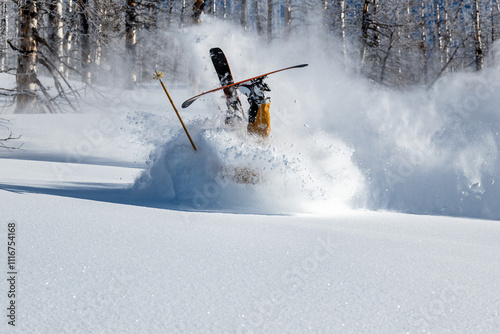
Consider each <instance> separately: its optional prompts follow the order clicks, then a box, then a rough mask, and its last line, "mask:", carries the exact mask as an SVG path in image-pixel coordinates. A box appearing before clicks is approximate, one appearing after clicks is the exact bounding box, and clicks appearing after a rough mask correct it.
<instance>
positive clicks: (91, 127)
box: [0, 22, 500, 333]
mask: <svg viewBox="0 0 500 334" xmlns="http://www.w3.org/2000/svg"><path fill="white" fill-rule="evenodd" d="M206 24H211V25H212V26H211V29H206V27H205V28H199V27H194V28H188V29H186V30H185V31H183V32H182V34H183V36H182V40H183V43H186V45H189V46H191V47H192V49H193V53H192V55H191V59H190V66H191V68H192V70H193V71H194V73H195V74H196V77H197V78H198V80H197V82H196V84H197V85H198V87H196V88H193V86H195V83H191V84H188V85H184V86H183V85H178V84H173V83H169V82H165V83H166V85H167V88H169V90H170V92H171V95H172V96H173V97H174V101H175V102H176V104H177V105H178V106H180V104H181V103H182V101H184V100H185V99H186V98H187V97H189V96H190V95H193V94H194V93H197V92H199V91H202V90H207V89H210V88H212V87H214V86H216V85H217V82H216V77H215V74H214V73H213V71H212V70H211V63H210V59H209V58H208V49H209V48H210V47H213V46H220V47H221V48H222V49H223V50H224V51H225V52H226V54H227V57H228V59H229V61H230V62H231V67H232V70H233V75H234V76H235V79H236V80H238V79H243V78H246V77H250V76H253V75H256V74H259V73H261V72H266V71H269V70H273V69H276V68H281V67H284V66H288V65H294V64H299V63H309V64H310V65H309V67H307V68H304V69H300V70H294V71H289V72H283V73H281V74H276V75H275V76H271V77H269V79H268V82H269V84H270V85H271V88H272V89H273V91H272V92H271V94H270V95H271V97H272V109H271V111H272V117H273V120H272V122H273V123H272V126H273V130H272V137H271V138H270V139H269V140H268V141H264V142H263V141H259V140H255V139H254V138H250V137H249V136H248V135H247V134H246V133H245V131H244V125H242V126H241V127H236V128H228V127H226V126H224V125H223V119H224V115H223V113H222V111H221V109H220V108H223V105H224V102H223V99H221V98H220V95H218V94H212V95H210V96H207V97H206V98H204V99H201V100H199V101H196V102H195V103H194V104H193V105H192V106H191V107H190V108H189V109H182V110H181V114H182V116H183V118H184V120H185V122H186V125H187V127H188V129H189V130H190V132H191V135H192V136H193V139H194V141H195V143H196V145H197V146H198V152H196V153H195V152H194V151H193V150H192V148H191V146H190V144H189V141H188V140H187V138H186V136H185V135H184V133H183V132H182V130H181V128H180V125H179V123H178V120H177V118H176V116H175V114H174V113H173V111H172V110H171V107H170V106H169V105H168V100H167V99H166V97H165V96H164V94H163V92H162V90H161V87H160V86H159V84H158V83H157V82H151V83H148V84H144V85H142V86H140V87H139V88H138V89H137V90H136V91H132V92H130V91H123V92H119V91H108V92H107V93H106V94H107V95H106V97H107V99H106V100H99V99H98V98H89V100H88V101H86V102H87V104H88V107H87V109H86V110H85V112H83V113H78V114H76V113H71V114H51V115H13V114H9V113H7V114H4V115H2V117H1V118H2V119H4V120H3V121H2V123H1V125H2V127H0V137H4V136H5V135H8V134H9V133H10V131H12V133H13V135H14V136H17V135H21V136H22V137H21V138H20V139H19V140H17V141H13V142H12V145H20V144H23V145H22V146H21V147H20V149H18V150H0V203H1V210H0V247H3V248H4V249H6V248H7V245H8V242H9V241H12V239H8V235H9V234H8V232H9V231H8V228H9V224H11V225H10V226H13V225H15V241H16V245H15V249H16V257H15V260H16V262H15V265H16V268H15V270H16V272H17V274H15V276H16V280H15V285H14V288H15V292H16V296H15V298H11V297H8V296H7V295H8V292H9V289H11V288H12V287H11V282H9V281H8V279H9V278H10V277H11V274H8V272H10V270H9V268H8V266H7V258H6V257H5V255H6V252H5V251H4V253H3V254H2V255H1V257H0V261H1V262H2V264H1V265H0V267H2V268H4V269H3V270H2V272H1V273H0V274H1V275H2V279H1V281H2V282H3V283H2V284H0V289H1V290H0V295H1V296H3V297H1V298H0V306H1V307H2V309H3V310H4V316H3V319H4V320H2V322H1V324H0V332H2V333H4V332H7V331H9V332H10V331H12V332H14V330H16V331H17V332H22V333H497V332H498V328H500V316H499V314H498V313H499V310H500V291H499V289H500V266H499V265H498V257H499V255H500V242H499V241H500V223H499V222H498V219H499V218H500V206H499V205H498V202H499V198H500V185H499V183H498V182H497V180H496V177H497V175H498V173H499V171H500V162H499V161H498V158H497V157H498V146H499V143H500V138H499V135H498V132H499V127H500V120H499V118H500V116H499V114H498V99H499V96H500V94H499V93H500V85H499V84H498V81H497V79H496V78H497V77H499V76H498V72H499V69H498V68H493V69H490V70H489V71H488V72H486V73H484V74H479V75H476V74H474V75H472V74H467V75H454V76H449V77H446V78H444V79H443V80H442V81H440V82H439V83H438V84H437V85H436V86H435V88H434V89H433V90H432V91H426V90H424V89H422V90H419V89H415V90H412V91H407V92H396V91H391V90H388V89H382V88H374V87H373V86H372V85H371V84H369V83H366V82H364V81H363V80H362V79H356V78H355V76H354V75H353V74H346V73H345V72H344V70H343V69H341V66H338V64H337V62H336V61H335V59H336V58H335V48H334V47H333V46H328V44H327V43H326V44H325V43H319V41H315V39H312V38H310V39H299V38H298V37H297V40H298V41H299V42H301V43H303V44H302V46H304V47H306V48H314V49H315V50H316V51H317V52H315V53H314V54H310V53H304V52H303V49H298V48H296V47H294V44H291V45H288V44H286V43H284V42H283V43H282V42H277V43H276V45H271V46H269V47H267V48H261V49H259V56H260V57H261V61H259V62H255V61H251V60H252V59H253V58H254V56H255V52H256V51H255V45H256V40H255V37H254V36H252V35H250V34H249V33H246V32H240V31H238V30H237V29H231V31H233V33H232V34H231V35H229V36H225V35H224V34H223V33H225V32H227V31H228V29H227V27H225V26H224V25H220V24H217V23H211V22H207V23H206ZM207 31H210V34H209V33H207ZM222 36H224V37H222ZM252 51H253V52H254V53H253V54H252ZM249 55H252V57H250V56H249ZM2 80H3V79H2ZM2 82H4V83H5V82H7V81H2ZM193 90H194V91H193ZM8 111H9V110H7V112H8ZM241 171H244V172H245V173H250V174H252V173H253V174H252V175H255V178H256V179H255V182H253V183H255V184H242V183H241V182H238V178H237V177H235V175H238V174H239V173H241ZM410 213H414V214H415V215H414V214H410ZM11 300H15V302H16V304H15V305H16V322H15V323H16V328H15V329H13V328H12V326H9V325H8V321H10V319H9V318H8V317H7V315H8V314H9V312H10V311H9V310H7V308H8V307H9V303H10V301H11Z"/></svg>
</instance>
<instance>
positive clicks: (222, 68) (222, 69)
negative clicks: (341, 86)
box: [182, 48, 308, 110]
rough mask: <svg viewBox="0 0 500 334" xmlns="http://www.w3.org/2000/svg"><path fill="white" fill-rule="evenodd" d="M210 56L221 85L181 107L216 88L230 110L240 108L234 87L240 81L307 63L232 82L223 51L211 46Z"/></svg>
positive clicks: (192, 99)
mask: <svg viewBox="0 0 500 334" xmlns="http://www.w3.org/2000/svg"><path fill="white" fill-rule="evenodd" d="M210 57H211V58H212V62H213V64H214V67H215V71H216V72H217V75H218V77H219V81H220V84H221V87H219V88H215V89H212V90H209V91H206V92H203V93H201V94H198V95H196V96H193V97H191V98H189V99H187V100H186V101H184V103H182V108H187V107H189V106H190V105H191V104H192V103H193V102H194V101H196V100H197V99H198V98H200V97H202V96H203V95H206V94H209V93H213V92H216V91H218V90H221V89H222V90H224V94H225V95H226V99H227V102H228V107H230V110H235V108H237V107H238V106H239V108H240V110H241V102H240V100H239V98H238V95H237V94H238V93H237V91H236V89H237V88H238V86H239V85H241V84H242V83H245V82H248V81H252V80H254V79H258V78H262V77H265V76H268V75H270V74H274V73H278V72H282V71H286V70H291V69H293V68H301V67H306V66H307V65H308V64H300V65H295V66H290V67H285V68H282V69H279V70H276V71H272V72H268V73H265V74H261V75H258V76H256V77H253V78H249V79H245V80H242V81H238V82H234V81H233V76H232V74H231V69H230V68H229V64H228V62H227V59H226V56H225V55H224V52H222V50H221V49H220V48H213V49H210Z"/></svg>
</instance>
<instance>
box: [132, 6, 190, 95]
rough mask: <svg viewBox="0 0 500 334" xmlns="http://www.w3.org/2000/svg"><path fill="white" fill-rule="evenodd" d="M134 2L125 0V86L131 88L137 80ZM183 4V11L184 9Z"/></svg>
mask: <svg viewBox="0 0 500 334" xmlns="http://www.w3.org/2000/svg"><path fill="white" fill-rule="evenodd" d="M136 5H137V4H136V2H135V0H127V18H126V21H125V49H126V52H127V54H126V57H127V60H126V64H127V67H128V68H127V69H126V70H127V71H128V72H129V73H130V75H129V78H128V80H129V81H128V82H127V83H126V86H128V87H130V88H132V87H133V86H134V84H135V83H136V82H137V74H136V71H135V69H134V66H135V61H136V56H137V50H136V44H137V22H136V19H137V17H136ZM184 6H185V4H184V5H183V11H184V9H185V7H184Z"/></svg>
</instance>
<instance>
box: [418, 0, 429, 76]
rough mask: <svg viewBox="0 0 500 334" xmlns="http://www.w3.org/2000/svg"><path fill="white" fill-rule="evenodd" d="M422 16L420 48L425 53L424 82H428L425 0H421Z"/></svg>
mask: <svg viewBox="0 0 500 334" xmlns="http://www.w3.org/2000/svg"><path fill="white" fill-rule="evenodd" d="M420 10H421V11H420V18H421V20H422V22H421V25H422V33H421V41H420V49H421V50H422V55H423V62H424V65H423V67H424V69H423V76H424V83H425V84H427V67H428V62H429V59H428V55H427V49H428V48H427V32H426V30H425V29H426V27H427V25H426V22H425V14H426V13H425V0H422V2H421V7H420Z"/></svg>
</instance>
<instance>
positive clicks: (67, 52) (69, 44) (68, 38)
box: [63, 0, 75, 79]
mask: <svg viewBox="0 0 500 334" xmlns="http://www.w3.org/2000/svg"><path fill="white" fill-rule="evenodd" d="M74 6H75V4H74V2H73V0H66V20H67V21H66V34H65V36H64V39H63V52H64V63H65V64H66V65H67V66H71V52H72V48H73V31H72V30H73V28H74V27H75V22H74V17H73V13H74V11H75V8H74ZM63 70H64V77H65V78H66V79H68V78H69V68H68V67H65V68H63Z"/></svg>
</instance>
